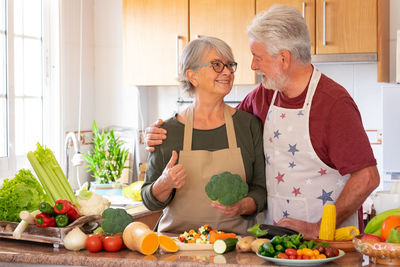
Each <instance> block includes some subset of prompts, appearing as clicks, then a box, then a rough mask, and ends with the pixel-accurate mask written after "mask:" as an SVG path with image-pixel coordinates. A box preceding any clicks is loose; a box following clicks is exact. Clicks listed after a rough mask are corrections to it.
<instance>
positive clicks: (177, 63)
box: [176, 35, 181, 77]
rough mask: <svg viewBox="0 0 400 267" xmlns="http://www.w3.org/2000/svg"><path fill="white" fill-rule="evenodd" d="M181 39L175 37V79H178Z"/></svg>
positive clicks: (178, 36)
mask: <svg viewBox="0 0 400 267" xmlns="http://www.w3.org/2000/svg"><path fill="white" fill-rule="evenodd" d="M180 39H181V36H180V35H177V36H176V77H179V40H180Z"/></svg>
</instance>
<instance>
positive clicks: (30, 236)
mask: <svg viewBox="0 0 400 267" xmlns="http://www.w3.org/2000/svg"><path fill="white" fill-rule="evenodd" d="M101 220H102V217H101V216H99V215H90V216H82V217H80V218H78V219H77V220H75V221H74V222H73V223H71V224H70V225H68V226H66V227H62V228H58V227H45V228H39V227H37V226H36V225H29V226H28V227H27V228H26V230H25V231H24V232H23V233H22V235H21V239H20V240H27V241H34V242H39V243H50V244H60V245H63V244H64V242H63V240H64V237H65V235H66V234H68V232H69V231H71V230H72V229H74V227H76V226H78V227H79V228H81V230H82V231H84V232H85V228H86V227H87V226H90V225H93V224H96V223H97V224H98V223H99V222H100V221H101ZM17 226H18V223H17V222H6V221H0V238H9V239H15V238H14V237H13V232H14V229H15V228H16V227H17ZM93 226H94V225H93Z"/></svg>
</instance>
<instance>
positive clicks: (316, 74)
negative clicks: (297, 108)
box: [303, 66, 321, 109]
mask: <svg viewBox="0 0 400 267" xmlns="http://www.w3.org/2000/svg"><path fill="white" fill-rule="evenodd" d="M320 78H321V72H320V71H319V70H318V69H317V68H316V67H315V66H314V70H313V73H312V75H311V78H310V84H309V85H308V91H307V95H306V99H305V101H304V104H303V109H306V108H308V109H310V107H311V101H312V99H313V96H314V93H315V90H316V89H317V86H318V83H319V79H320Z"/></svg>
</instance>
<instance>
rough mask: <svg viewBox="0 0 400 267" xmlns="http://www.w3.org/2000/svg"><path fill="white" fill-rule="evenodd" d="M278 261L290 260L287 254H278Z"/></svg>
mask: <svg viewBox="0 0 400 267" xmlns="http://www.w3.org/2000/svg"><path fill="white" fill-rule="evenodd" d="M278 259H289V257H288V255H286V254H285V253H279V254H278Z"/></svg>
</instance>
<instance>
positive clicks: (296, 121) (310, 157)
mask: <svg viewBox="0 0 400 267" xmlns="http://www.w3.org/2000/svg"><path fill="white" fill-rule="evenodd" d="M320 77H321V73H320V72H319V71H318V70H317V69H316V68H315V67H314V71H313V74H312V77H311V80H310V84H309V87H308V91H307V96H306V99H305V102H304V105H303V107H302V108H301V109H287V108H281V107H277V106H275V105H274V103H275V98H276V95H277V91H276V92H275V93H274V96H273V99H272V102H271V105H270V108H269V110H268V113H267V114H268V115H267V118H266V121H265V124H264V153H265V160H266V177H267V190H268V210H267V217H266V220H265V221H266V223H268V224H273V223H275V222H278V221H279V220H280V219H282V218H283V217H289V218H293V219H298V220H303V221H307V222H312V223H313V222H318V221H319V220H320V219H321V217H322V210H323V207H324V205H325V204H334V203H335V202H336V200H337V198H338V197H339V195H340V193H341V192H342V190H343V187H344V185H345V184H346V182H347V180H348V179H349V177H350V175H349V174H348V175H345V176H342V175H340V173H339V172H338V171H337V170H335V169H332V168H330V167H329V166H327V165H326V164H325V163H324V162H322V161H321V159H320V158H319V157H318V155H317V154H316V152H315V151H314V148H313V146H312V144H311V139H310V130H309V119H310V107H311V102H312V99H313V96H314V93H315V90H316V87H317V84H318V82H319V79H320ZM350 225H355V226H358V217H357V213H354V215H352V216H350V218H348V219H347V220H346V221H345V222H344V223H343V224H342V225H341V226H350Z"/></svg>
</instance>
